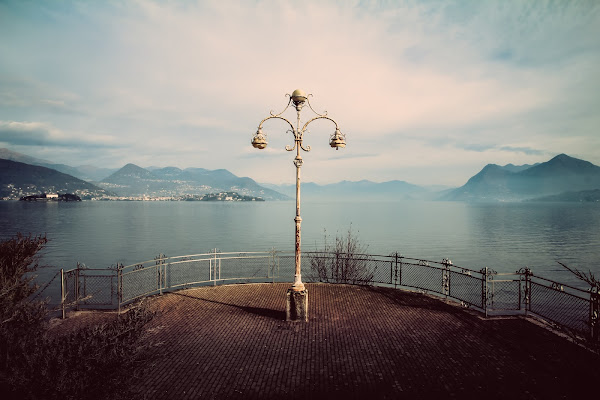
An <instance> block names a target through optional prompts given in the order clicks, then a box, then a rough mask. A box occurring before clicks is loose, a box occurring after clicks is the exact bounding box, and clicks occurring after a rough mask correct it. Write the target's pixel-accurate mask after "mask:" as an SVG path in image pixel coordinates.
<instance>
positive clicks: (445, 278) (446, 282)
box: [442, 258, 452, 298]
mask: <svg viewBox="0 0 600 400" xmlns="http://www.w3.org/2000/svg"><path fill="white" fill-rule="evenodd" d="M442 264H443V265H444V271H443V272H442V290H443V291H444V295H445V296H446V298H448V295H450V266H451V265H452V261H450V259H448V258H444V259H443V260H442Z"/></svg>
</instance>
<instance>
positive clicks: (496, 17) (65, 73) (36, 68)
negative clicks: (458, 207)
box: [0, 0, 600, 185]
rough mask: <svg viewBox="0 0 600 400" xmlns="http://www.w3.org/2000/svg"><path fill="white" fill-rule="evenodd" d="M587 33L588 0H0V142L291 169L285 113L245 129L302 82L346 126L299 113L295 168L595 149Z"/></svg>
mask: <svg viewBox="0 0 600 400" xmlns="http://www.w3.org/2000/svg"><path fill="white" fill-rule="evenodd" d="M599 37H600V2H598V1H593V0H590V1H555V2H548V1H538V0H536V1H534V0H531V1H525V0H522V1H521V0H519V1H509V0H504V1H456V2H453V1H446V0H444V1H416V0H414V1H330V2H327V1H301V2H295V1H294V2H292V1H253V2H250V1H237V2H235V1H223V0H219V1H199V2H193V1H150V0H136V1H7V0H0V54H1V58H0V147H7V148H9V149H11V150H14V151H18V152H22V153H25V154H28V155H32V156H35V157H40V158H44V159H48V160H50V161H54V162H57V163H66V164H70V165H81V164H92V165H96V166H108V167H120V166H122V165H124V164H126V163H128V162H133V163H135V164H138V165H140V166H150V165H154V166H177V167H180V168H185V167H203V168H208V169H216V168H227V169H229V170H230V171H232V172H233V173H235V174H237V175H240V176H250V177H252V178H253V179H255V180H257V181H259V182H272V183H292V182H293V181H294V173H295V172H294V167H293V164H292V158H293V155H292V154H290V153H287V152H286V151H285V150H284V147H285V145H286V144H292V136H291V134H290V133H286V127H285V125H284V124H283V123H279V122H269V123H267V125H265V132H266V133H267V134H268V135H269V147H268V148H267V150H263V151H259V150H256V149H254V148H252V147H251V145H250V139H251V137H252V134H253V133H254V132H255V131H256V126H257V124H258V123H259V122H260V120H261V119H263V118H264V117H266V116H268V113H269V111H270V110H276V111H279V110H281V109H283V107H284V106H285V104H286V98H285V94H286V93H291V92H292V91H293V90H294V89H296V88H302V89H304V90H306V91H307V92H308V93H312V94H313V97H312V98H311V100H312V101H311V102H312V104H313V106H314V107H315V109H316V110H317V111H321V110H327V111H328V112H329V115H330V116H331V117H332V118H334V119H335V120H336V121H337V122H338V123H339V125H340V127H341V129H342V132H344V133H345V134H346V135H347V143H348V145H347V147H346V148H345V149H344V150H340V151H334V150H332V149H330V148H329V146H328V137H329V134H331V133H333V125H331V124H328V123H327V121H317V122H315V123H314V124H312V125H311V130H310V132H309V133H307V135H306V137H305V144H308V145H310V146H311V147H312V151H311V152H310V153H306V154H304V155H303V157H304V161H305V163H304V167H303V179H304V180H305V181H315V182H319V183H330V182H336V181H340V180H344V179H346V180H360V179H369V180H373V181H386V180H392V179H399V180H405V181H408V182H411V183H416V184H446V185H461V184H463V183H464V182H465V181H466V180H467V179H468V178H469V177H470V176H471V175H473V174H475V173H476V172H478V171H479V170H480V169H481V168H482V167H483V166H484V165H485V164H487V163H496V164H507V163H513V164H530V163H534V162H540V161H546V160H548V159H550V158H551V157H553V156H555V155H556V154H559V153H566V154H569V155H571V156H574V157H578V158H582V159H585V160H588V161H591V162H593V163H594V164H596V165H600V134H599V132H598V130H599V129H598V128H599V127H600V113H599V112H598V110H599V109H600V78H599V77H600V73H599V72H600V40H598V38H599ZM304 114H305V118H308V117H309V115H308V114H309V110H306V111H305V112H304ZM287 116H288V117H289V118H292V119H293V118H294V117H295V115H294V114H293V113H290V114H288V115H287Z"/></svg>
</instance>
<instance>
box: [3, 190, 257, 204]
mask: <svg viewBox="0 0 600 400" xmlns="http://www.w3.org/2000/svg"><path fill="white" fill-rule="evenodd" d="M2 200H16V198H3V199H2ZM18 200H19V201H29V202H31V201H34V202H35V201H41V202H48V201H82V198H81V197H80V196H78V195H76V194H72V193H65V194H59V193H41V194H35V195H28V196H21V197H20V198H19V199H18ZM83 200H91V201H265V200H264V199H263V198H262V197H255V196H244V195H241V194H239V193H237V192H219V193H208V194H204V195H181V196H161V197H155V196H146V195H144V196H93V195H88V196H86V195H83Z"/></svg>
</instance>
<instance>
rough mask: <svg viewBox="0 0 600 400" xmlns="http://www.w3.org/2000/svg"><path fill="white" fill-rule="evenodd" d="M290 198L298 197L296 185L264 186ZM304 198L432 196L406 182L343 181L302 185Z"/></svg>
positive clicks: (392, 198) (406, 197)
mask: <svg viewBox="0 0 600 400" xmlns="http://www.w3.org/2000/svg"><path fill="white" fill-rule="evenodd" d="M263 185H264V186H268V187H270V188H272V189H275V190H278V191H280V192H281V193H284V194H287V195H288V196H290V197H294V196H295V195H296V185H295V184H289V185H269V184H263ZM301 191H302V196H303V197H304V198H312V199H315V200H320V199H322V200H339V201H343V200H357V199H362V200H394V199H396V200H398V199H403V200H406V199H425V198H427V196H428V195H431V193H432V191H429V190H427V189H425V188H423V187H421V186H417V185H413V184H411V183H407V182H404V181H398V180H394V181H388V182H381V183H379V182H372V181H368V180H361V181H341V182H337V183H332V184H328V185H318V184H316V183H313V182H306V183H302V184H301Z"/></svg>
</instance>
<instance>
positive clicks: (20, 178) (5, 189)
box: [0, 159, 114, 200]
mask: <svg viewBox="0 0 600 400" xmlns="http://www.w3.org/2000/svg"><path fill="white" fill-rule="evenodd" d="M41 193H60V194H66V193H70V194H76V195H78V196H79V197H81V198H82V199H89V198H98V197H107V196H111V195H114V194H113V193H110V192H109V191H107V190H105V189H102V188H99V187H97V186H95V185H93V184H91V183H89V182H86V181H83V180H81V179H79V178H75V177H74V176H71V175H67V174H63V173H62V172H59V171H57V170H55V169H51V168H46V167H40V166H38V165H31V164H25V163H22V162H17V161H11V160H4V159H0V199H13V200H14V199H19V198H20V197H23V196H29V195H36V194H41Z"/></svg>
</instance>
